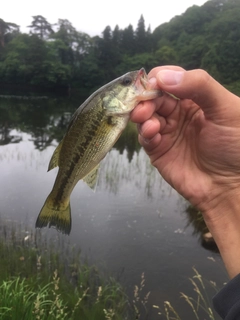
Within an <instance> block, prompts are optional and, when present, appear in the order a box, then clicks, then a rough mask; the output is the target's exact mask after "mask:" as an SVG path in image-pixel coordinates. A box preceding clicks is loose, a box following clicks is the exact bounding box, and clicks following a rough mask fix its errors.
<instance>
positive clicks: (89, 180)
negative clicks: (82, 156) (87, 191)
mask: <svg viewBox="0 0 240 320" xmlns="http://www.w3.org/2000/svg"><path fill="white" fill-rule="evenodd" d="M98 169H99V165H97V166H96V167H95V168H94V169H93V170H92V171H90V172H89V173H88V174H87V175H86V176H85V177H84V178H83V181H84V182H86V184H87V185H88V186H89V187H90V188H91V189H93V190H94V189H95V187H96V185H97V180H98Z"/></svg>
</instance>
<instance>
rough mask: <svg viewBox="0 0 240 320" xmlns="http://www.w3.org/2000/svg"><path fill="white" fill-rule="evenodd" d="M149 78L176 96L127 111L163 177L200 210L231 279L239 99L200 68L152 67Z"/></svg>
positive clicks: (238, 183) (239, 231) (236, 231)
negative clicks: (129, 112) (136, 124)
mask: <svg viewBox="0 0 240 320" xmlns="http://www.w3.org/2000/svg"><path fill="white" fill-rule="evenodd" d="M173 71H174V72H173ZM149 78H150V79H151V78H152V79H151V80H150V82H151V86H152V87H153V88H158V89H162V90H163V91H165V92H169V93H171V94H173V95H175V96H176V97H178V98H180V99H179V100H176V99H174V98H172V97H171V96H170V95H168V94H166V93H165V94H164V96H163V97H159V98H157V99H155V100H151V101H145V102H142V103H140V104H139V105H138V106H137V107H136V108H135V109H134V110H133V111H132V114H131V120H132V121H133V122H136V123H138V124H139V142H140V144H142V146H143V147H144V149H145V151H146V153H147V154H148V155H149V157H150V159H151V162H152V164H153V165H154V166H155V167H156V168H157V169H158V171H159V172H160V174H161V175H162V176H163V178H164V179H165V180H166V181H167V182H168V183H169V184H170V185H172V187H173V188H175V189H176V190H177V191H178V192H179V193H180V194H181V195H183V196H184V197H185V198H186V199H188V200H189V201H190V202H191V203H192V204H193V205H195V206H197V207H198V208H199V209H200V210H201V211H202V213H203V217H204V219H205V222H206V224H207V226H208V228H209V230H210V232H211V233H212V235H213V237H214V239H215V241H216V243H217V245H218V248H219V250H220V252H221V255H222V257H223V260H224V262H225V264H226V268H227V270H228V273H229V275H230V276H231V277H233V276H235V275H236V274H238V273H240V253H238V252H239V247H240V201H239V194H240V98H239V97H237V96H235V95H234V94H232V93H231V92H229V91H228V90H227V89H225V88H224V87H223V86H221V85H220V84H219V83H218V82H217V81H215V80H214V79H213V78H212V77H210V75H208V74H207V73H206V72H204V71H203V70H192V71H185V70H183V69H182V68H180V67H175V66H165V67H157V68H154V69H153V70H152V71H151V72H150V74H149Z"/></svg>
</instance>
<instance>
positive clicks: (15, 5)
mask: <svg viewBox="0 0 240 320" xmlns="http://www.w3.org/2000/svg"><path fill="white" fill-rule="evenodd" d="M206 1H207V0H165V1H163V0H120V1H116V0H84V1H83V0H78V1H76V0H65V1H62V0H36V1H33V0H9V1H4V4H2V5H1V11H0V18H1V19H3V20H4V21H6V22H13V23H16V24H18V25H20V27H21V28H20V30H21V32H28V30H29V29H28V28H27V26H28V25H30V24H31V22H32V16H35V15H42V16H43V17H44V18H46V19H47V21H48V22H49V23H56V22H57V21H58V19H67V20H69V21H70V22H71V23H72V25H73V27H75V28H76V29H77V30H78V31H82V32H86V33H88V34H89V35H90V36H95V35H101V33H102V31H103V30H104V29H105V27H106V26H108V25H109V26H110V27H111V28H112V29H114V28H115V26H116V25H118V26H119V27H120V29H124V28H126V27H127V26H128V25H129V24H132V25H133V27H134V29H135V28H136V26H137V23H138V20H139V18H140V16H141V14H143V17H144V19H145V26H146V28H147V27H148V26H149V25H150V26H151V30H152V31H153V30H154V29H155V28H156V27H157V26H159V25H160V24H162V23H164V22H168V21H169V20H170V19H171V18H173V17H174V16H176V15H180V14H182V13H183V12H185V11H186V9H187V8H189V7H191V6H192V5H198V6H201V5H203V4H204V3H205V2H206Z"/></svg>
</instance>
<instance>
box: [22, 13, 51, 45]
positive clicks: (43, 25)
mask: <svg viewBox="0 0 240 320" xmlns="http://www.w3.org/2000/svg"><path fill="white" fill-rule="evenodd" d="M28 28H30V29H31V31H30V33H34V34H36V35H37V36H38V37H40V38H41V39H47V38H49V36H50V35H52V34H53V29H52V25H51V24H50V23H49V22H48V21H47V20H46V19H45V18H44V17H43V16H40V15H38V16H33V21H32V24H31V25H30V26H28Z"/></svg>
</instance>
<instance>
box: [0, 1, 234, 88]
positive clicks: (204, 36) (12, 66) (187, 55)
mask: <svg viewBox="0 0 240 320" xmlns="http://www.w3.org/2000/svg"><path fill="white" fill-rule="evenodd" d="M239 16H240V2H239V1H238V0H210V1H207V2H206V3H205V4H204V5H203V6H201V7H199V6H196V5H194V6H192V7H190V8H188V9H187V10H186V12H185V13H184V14H182V15H180V16H176V17H174V18H173V19H172V20H171V21H170V22H169V23H164V24H162V25H160V26H158V27H157V28H156V29H155V30H154V31H153V32H151V30H150V28H148V29H147V30H146V27H145V21H144V17H143V15H141V17H140V19H139V21H138V24H137V28H136V30H134V29H133V27H132V25H129V26H128V27H127V28H125V29H123V30H121V29H120V28H119V27H118V25H116V27H115V28H114V29H113V30H111V27H110V26H106V28H105V29H104V30H103V32H102V36H101V37H100V36H96V37H92V38H91V37H90V36H89V35H87V34H86V33H83V32H79V31H77V30H76V29H75V28H74V27H73V25H72V24H71V22H69V21H68V20H66V19H59V20H58V23H57V24H55V25H54V28H53V25H52V24H50V23H49V22H48V21H47V20H46V19H45V18H44V17H42V16H40V15H37V16H34V17H33V22H32V24H31V25H30V26H29V28H30V35H27V34H21V33H20V32H19V29H18V26H16V25H15V24H13V23H8V22H5V21H3V20H2V19H0V82H2V83H4V82H7V83H15V84H16V83H17V84H34V85H38V86H44V87H47V88H52V87H59V86H65V87H77V88H78V89H79V90H80V91H81V92H82V94H87V93H88V92H92V91H93V90H94V89H96V88H97V87H99V86H101V85H102V84H103V83H107V82H108V81H110V80H112V79H114V78H116V77H117V76H119V75H121V74H123V73H125V72H127V71H129V70H133V69H139V68H141V67H145V68H146V69H147V70H150V69H151V68H152V67H155V66H157V65H165V64H178V65H181V66H182V67H184V68H186V69H193V68H204V69H206V70H207V71H208V72H209V73H210V74H212V75H213V76H214V77H216V78H217V79H218V80H219V81H221V82H222V83H224V84H230V83H231V82H236V81H239V79H240V59H239V56H240V40H239V39H240V20H239Z"/></svg>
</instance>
